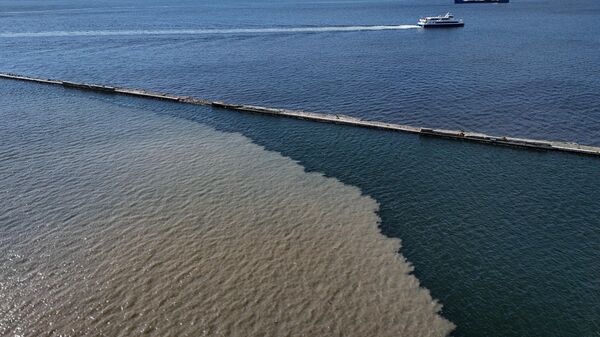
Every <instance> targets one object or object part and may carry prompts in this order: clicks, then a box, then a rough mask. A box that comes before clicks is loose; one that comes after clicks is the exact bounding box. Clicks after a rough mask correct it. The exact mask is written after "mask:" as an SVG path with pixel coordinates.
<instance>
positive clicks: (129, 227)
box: [0, 95, 452, 336]
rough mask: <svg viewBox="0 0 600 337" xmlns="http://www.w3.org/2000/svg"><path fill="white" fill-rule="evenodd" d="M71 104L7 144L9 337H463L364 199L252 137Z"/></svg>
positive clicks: (3, 294) (23, 105)
mask: <svg viewBox="0 0 600 337" xmlns="http://www.w3.org/2000/svg"><path fill="white" fill-rule="evenodd" d="M50 96H52V95H50ZM58 96H59V95H56V96H53V97H41V98H40V97H38V98H36V99H38V100H39V101H44V102H45V103H46V104H45V105H44V108H43V109H44V113H39V111H37V110H32V109H33V108H32V107H37V109H39V107H40V105H39V102H38V103H36V102H32V103H31V105H28V102H17V103H15V104H11V108H10V111H8V110H4V111H3V110H2V109H0V117H2V118H5V117H6V118H7V117H8V115H10V117H11V118H13V119H14V118H17V119H21V120H22V122H23V123H22V125H23V127H22V128H20V129H19V130H18V131H17V130H16V129H14V130H12V131H10V130H9V133H7V134H6V135H5V136H6V139H5V141H4V142H2V143H1V144H0V154H2V155H3V156H5V157H3V158H0V159H1V161H2V163H3V165H2V167H1V168H0V171H1V173H2V174H0V182H1V183H2V186H3V190H4V192H6V193H4V194H3V202H5V203H6V204H5V205H7V207H6V208H5V210H6V212H5V214H3V216H2V218H0V221H2V226H0V228H2V229H1V230H2V233H1V234H2V235H0V242H1V243H2V244H0V253H1V254H0V261H1V263H0V276H1V279H2V280H3V281H2V282H3V283H2V287H0V335H4V334H8V333H14V334H19V335H25V336H39V335H47V334H56V335H71V336H99V335H108V336H120V335H122V336H130V335H137V334H144V333H147V334H151V335H173V336H199V335H200V336H202V335H206V336H280V335H284V336H285V335H289V336H302V335H304V336H332V335H339V336H444V335H446V334H448V333H449V331H450V330H451V329H452V324H451V323H450V322H448V321H447V320H445V319H443V318H442V317H441V316H440V315H439V313H438V311H439V309H440V305H439V304H438V303H436V301H434V300H433V299H432V298H431V296H430V294H429V292H428V291H427V290H426V289H423V288H421V287H420V286H419V282H418V280H417V279H416V278H415V277H414V276H413V275H412V274H411V271H412V267H411V266H410V264H409V263H407V262H406V261H405V259H404V258H403V257H402V256H401V255H399V254H398V249H399V247H400V242H399V241H398V240H396V239H390V238H386V237H384V236H383V235H381V234H380V232H379V229H378V222H379V218H378V216H377V213H376V212H377V208H378V205H377V203H376V201H375V200H373V199H372V198H370V197H368V196H364V195H362V194H361V191H360V190H359V189H358V188H355V187H352V186H348V185H344V184H342V183H341V182H339V181H337V180H335V179H332V178H326V177H323V176H322V175H321V174H318V173H307V172H305V171H304V169H303V167H302V166H300V165H299V164H297V163H295V162H294V161H292V160H291V159H289V158H285V157H282V156H281V155H279V154H278V153H275V152H269V151H266V150H265V149H264V148H262V147H260V146H257V145H255V144H253V143H251V142H250V141H249V140H248V139H247V138H245V137H243V136H241V135H239V134H227V133H222V132H217V131H215V130H213V129H211V128H208V127H205V126H202V125H199V124H196V123H192V122H189V121H185V120H180V119H176V118H172V117H167V116H158V115H154V114H148V113H147V112H145V111H134V109H131V108H122V107H119V106H115V105H113V104H109V103H106V102H99V101H97V100H85V99H83V98H82V99H81V100H80V101H79V100H78V102H77V105H76V106H77V107H78V108H75V107H74V106H72V105H68V104H65V103H64V102H62V98H61V97H58ZM81 107H85V109H84V110H81ZM108 112H110V113H108ZM2 114H4V115H5V116H2ZM73 120H77V121H78V123H73Z"/></svg>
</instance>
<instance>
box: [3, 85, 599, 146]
mask: <svg viewBox="0 0 600 337" xmlns="http://www.w3.org/2000/svg"><path fill="white" fill-rule="evenodd" d="M0 78H4V79H11V80H19V81H27V82H35V83H42V84H50V85H60V86H63V87H66V88H73V89H79V90H88V91H95V92H103V93H111V94H120V95H128V96H136V97H145V98H153V99H160V100H167V101H174V102H180V103H185V104H196V105H205V106H212V107H215V108H221V109H228V110H234V111H241V112H251V113H260V114H267V115H274V116H281V117H289V118H297V119H304V120H311V121H316V122H324V123H335V124H343V125H351V126H357V127H367V128H374V129H382V130H388V131H396V132H407V133H413V134H418V135H422V136H431V137H441V138H450V139H456V140H465V141H471V142H478V143H485V144H491V145H501V146H510V147H520V148H528V149H535V150H549V151H562V152H570V153H577V154H583V155H591V156H600V147H595V146H587V145H581V144H577V143H571V142H560V141H547V140H536V139H528V138H518V137H505V136H492V135H487V134H483V133H478V132H466V131H459V130H446V129H434V128H422V127H415V126H410V125H402V124H394V123H385V122H377V121H369V120H363V119H359V118H355V117H351V116H345V115H338V114H322V113H314V112H306V111H299V110H288V109H276V108H269V107H261V106H254V105H243V104H231V103H226V102H221V101H212V100H207V99H199V98H195V97H191V96H181V95H172V94H165V93H159V92H153V91H148V90H142V89H132V88H121V87H112V86H106V85H97V84H87V83H77V82H70V81H60V80H54V79H44V78H35V77H28V76H22V75H17V74H10V73H0Z"/></svg>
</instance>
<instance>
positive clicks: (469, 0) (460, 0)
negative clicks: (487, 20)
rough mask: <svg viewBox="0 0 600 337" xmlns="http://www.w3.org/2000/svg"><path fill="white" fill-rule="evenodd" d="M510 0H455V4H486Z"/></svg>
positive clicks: (505, 2)
mask: <svg viewBox="0 0 600 337" xmlns="http://www.w3.org/2000/svg"><path fill="white" fill-rule="evenodd" d="M508 2H509V0H454V3H455V4H486V3H498V4H507V3H508Z"/></svg>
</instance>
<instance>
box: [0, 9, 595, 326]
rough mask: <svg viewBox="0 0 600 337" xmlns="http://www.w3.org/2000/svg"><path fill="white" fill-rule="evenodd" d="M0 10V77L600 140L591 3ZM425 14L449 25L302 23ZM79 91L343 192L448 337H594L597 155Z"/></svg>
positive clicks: (409, 19) (0, 88) (401, 20)
mask: <svg viewBox="0 0 600 337" xmlns="http://www.w3.org/2000/svg"><path fill="white" fill-rule="evenodd" d="M0 5H1V7H0V8H1V12H0V60H1V68H2V69H0V70H2V71H11V72H17V73H23V74H28V75H34V76H45V77H52V78H60V79H69V80H78V81H86V82H94V83H106V84H115V85H123V86H132V87H140V88H147V89H155V90H160V91H167V92H172V93H178V94H190V95H193V96H198V97H206V98H213V99H224V100H228V101H232V102H241V103H255V104H261V105H267V106H277V107H288V108H297V109H303V110H310V111H319V112H336V113H346V114H350V115H354V116H359V117H363V118H368V119H375V120H385V121H391V122H398V123H405V124H413V125H419V126H436V127H445V128H453V129H465V130H475V131H483V132H488V133H494V134H507V135H513V136H528V137H534V138H543V139H560V140H568V141H578V142H582V143H587V144H595V145H600V98H599V96H598V92H599V91H600V78H599V77H598V76H596V75H595V74H596V73H597V72H598V70H599V65H600V52H599V50H600V28H599V26H598V25H597V22H598V19H600V3H599V2H598V1H595V0H576V1H569V2H565V1H559V0H535V1H534V0H529V1H526V0H523V1H517V0H513V2H512V3H511V4H508V5H477V6H468V5H461V6H458V5H453V4H451V3H450V2H449V1H445V0H444V1H441V0H435V1H434V0H431V1H416V0H414V1H413V0H409V1H326V2H325V1H323V2H319V1H310V2H309V1H261V2H254V1H240V0H230V1H222V2H218V3H213V2H208V1H205V2H195V1H181V2H178V3H177V4H173V3H172V2H167V1H155V0H154V1H144V2H142V1H118V2H117V1H100V2H94V3H88V2H83V1H51V2H47V1H28V2H25V3H23V2H21V1H0ZM445 11H452V12H454V13H455V14H456V15H457V16H460V17H463V18H464V19H465V21H466V22H467V25H466V26H465V28H463V29H453V30H447V31H446V30H444V31H439V30H437V31H426V30H421V29H414V28H409V29H398V30H381V31H346V32H319V31H318V29H320V28H323V27H332V26H344V27H356V26H381V25H385V26H389V25H411V24H414V22H415V21H416V19H417V18H418V17H419V16H423V15H431V14H440V13H443V12H445ZM299 27H300V28H314V29H315V31H312V32H290V31H289V29H290V28H292V29H293V28H299ZM280 28H282V31H280V32H268V33H267V32H261V31H260V30H264V29H280ZM249 29H253V30H254V31H251V30H250V31H248V30H249ZM286 29H287V30H288V31H286ZM182 30H185V31H186V32H182ZM207 30H213V31H212V33H211V31H208V32H207ZM214 30H220V31H223V30H227V31H228V32H225V33H218V34H215V33H214ZM57 32H60V33H57ZM81 32H84V33H81ZM115 32H117V33H118V32H121V33H120V34H121V35H115V34H117V33H115ZM23 33H30V34H29V35H27V34H23ZM31 33H33V34H31ZM36 34H37V35H36ZM15 86H23V84H14V83H7V82H3V83H2V84H1V85H0V93H7V92H10V93H15V92H17V93H18V92H20V91H19V90H25V89H17V90H15V89H14V87H15ZM25 86H28V85H25ZM11 88H12V89H11ZM39 90H55V89H39ZM69 93H72V92H71V91H69ZM65 94H66V91H65ZM79 94H81V95H84V93H77V95H79ZM85 95H87V94H85ZM94 95H95V94H94ZM94 97H97V99H99V100H110V101H112V102H114V103H115V104H122V105H132V106H136V107H140V106H141V107H143V108H144V109H148V110H149V112H151V111H154V112H156V113H161V114H170V115H173V116H177V117H181V118H186V119H190V120H194V121H197V122H200V123H205V124H208V125H211V126H213V127H215V128H217V129H219V130H222V131H228V132H240V133H242V134H244V135H245V136H247V137H249V138H251V139H252V140H253V141H255V142H256V143H258V144H260V145H263V146H265V147H266V148H267V149H270V150H275V151H278V152H280V153H282V154H284V155H286V156H289V157H291V158H292V159H295V160H298V161H299V162H300V163H301V164H302V165H303V166H304V167H306V169H307V170H309V171H318V172H323V173H325V174H326V175H328V176H332V177H336V178H338V179H340V180H341V181H342V182H344V183H347V184H351V185H354V186H358V187H359V188H361V189H362V191H363V192H364V193H365V194H367V195H370V196H372V197H373V198H375V199H376V200H377V201H378V202H379V203H380V216H381V218H382V224H381V229H382V232H383V233H384V234H385V235H388V236H391V237H398V238H401V239H402V243H403V248H402V254H403V255H404V256H406V258H407V259H408V260H409V261H410V262H411V263H413V264H414V265H415V275H416V276H417V277H418V279H419V280H420V281H421V282H422V285H423V286H424V287H426V288H427V289H429V290H430V291H431V292H432V295H433V297H434V298H436V299H439V300H440V302H441V303H442V304H443V305H444V308H443V312H442V314H443V315H444V317H446V318H448V319H449V320H451V321H452V322H453V323H455V324H456V325H457V330H456V331H455V332H454V335H455V336H596V335H598V334H599V333H600V329H599V328H598V327H599V326H600V321H599V319H598V317H600V283H599V282H600V268H599V267H598V266H599V265H600V263H598V262H599V261H600V248H599V247H598V245H599V242H600V231H599V226H600V213H599V212H600V194H599V193H600V192H599V191H600V169H599V168H600V165H599V164H600V163H599V162H598V160H597V159H594V158H587V157H580V156H574V155H566V154H558V153H544V152H531V151H523V150H514V149H505V148H495V147H489V146H484V145H477V144H468V143H461V142H453V141H447V140H438V139H430V138H420V137H415V136H411V135H401V134H395V133H387V132H380V131H373V130H362V129H357V128H350V127H341V126H332V125H322V124H315V123H309V122H303V121H294V120H286V119H279V118H270V117H265V116H258V115H244V114H236V113H230V112H225V111H220V110H212V109H207V108H202V107H188V106H183V105H173V104H166V103H161V102H154V101H145V100H137V99H130V98H122V97H121V98H119V97H111V96H106V95H95V96H94ZM16 98H18V95H17V96H16ZM340 235H342V234H340Z"/></svg>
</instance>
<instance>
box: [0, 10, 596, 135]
mask: <svg viewBox="0 0 600 337" xmlns="http://www.w3.org/2000/svg"><path fill="white" fill-rule="evenodd" d="M447 11H451V12H453V13H454V14H455V15H456V16H458V17H462V18H464V19H465V21H466V26H465V27H464V28H463V29H452V30H436V31H431V30H423V29H403V30H381V31H354V32H352V31H348V32H319V31H318V29H320V28H324V27H325V28H326V27H332V26H344V27H356V26H381V25H385V26H393V25H414V24H415V23H416V21H417V19H418V18H419V17H421V16H425V15H435V14H441V13H445V12H447ZM598 19H600V2H598V1H596V0H573V1H562V0H515V1H512V3H510V4H506V5H495V4H492V5H481V6H473V5H455V4H453V3H452V1H451V0H397V1H381V0H353V1H347V0H343V1H342V0H333V1H303V0H285V1H249V0H226V1H191V0H188V1H177V2H173V1H166V0H149V1H138V0H136V1H133V0H128V1H116V0H104V1H94V2H89V1H76V0H53V1H27V2H22V1H12V0H10V1H7V0H2V1H0V47H1V48H0V60H2V61H1V66H0V68H1V69H0V70H2V71H10V72H16V73H23V74H28V75H34V76H43V77H53V78H60V79H68V80H76V81H87V82H100V83H106V84H114V85H124V86H133V87H142V88H147V89H155V90H161V91H167V92H171V93H178V94H189V95H193V96H198V97H203V98H210V99H224V100H228V101H232V102H234V103H254V104H262V105H266V106H274V107H282V108H296V109H303V110H309V111H316V112H335V113H344V114H350V115H354V116H359V117H363V118H368V119H374V120H384V121H391V122H397V123H404V124H411V125H416V126H429V127H443V128H450V129H463V130H470V131H481V132H487V133H492V134H498V135H511V136H527V137H534V138H542V139H552V140H566V141H577V142H581V143H586V144H594V145H600V99H599V95H598V92H600V77H598V76H596V75H595V74H596V73H597V72H598V71H599V70H600V69H599V65H600V52H599V50H600V26H599V25H598V24H597V22H598ZM294 28H304V29H306V28H316V31H314V32H308V33H307V32H289V31H286V30H288V29H294ZM248 29H258V30H259V31H260V30H261V29H275V30H277V29H283V30H282V31H280V32H270V33H265V32H253V31H252V30H250V31H248ZM182 30H187V31H188V32H187V33H182V32H181V31H182ZM206 30H217V31H218V30H221V31H222V30H233V32H230V33H221V34H210V33H206ZM157 31H158V32H157ZM190 31H191V32H190ZM57 32H59V33H58V34H57ZM82 32H83V34H84V35H83V36H82V35H81V33H82ZM15 33H16V34H15ZM23 33H34V34H35V33H37V34H38V36H35V35H33V36H27V35H25V36H23V35H19V34H23ZM107 33H108V35H107ZM110 33H112V34H119V33H121V34H125V35H111V34H110Z"/></svg>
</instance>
